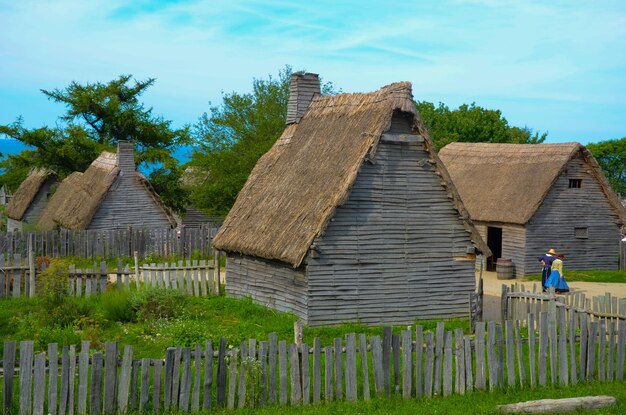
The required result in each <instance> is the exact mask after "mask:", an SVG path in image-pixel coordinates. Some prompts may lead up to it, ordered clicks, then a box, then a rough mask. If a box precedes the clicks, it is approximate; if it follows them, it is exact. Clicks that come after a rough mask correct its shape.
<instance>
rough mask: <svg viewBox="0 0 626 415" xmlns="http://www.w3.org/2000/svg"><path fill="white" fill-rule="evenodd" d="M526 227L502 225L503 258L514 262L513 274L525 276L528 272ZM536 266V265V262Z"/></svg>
mask: <svg viewBox="0 0 626 415" xmlns="http://www.w3.org/2000/svg"><path fill="white" fill-rule="evenodd" d="M525 253H526V229H525V228H524V227H523V226H519V225H504V226H502V258H509V259H511V260H512V262H513V275H515V276H516V277H523V276H524V275H525V274H524V273H525V272H526V263H525ZM534 265H535V268H537V267H536V264H534Z"/></svg>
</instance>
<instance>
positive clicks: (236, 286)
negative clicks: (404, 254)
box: [226, 254, 307, 321]
mask: <svg viewBox="0 0 626 415" xmlns="http://www.w3.org/2000/svg"><path fill="white" fill-rule="evenodd" d="M226 280H227V281H228V284H226V293H227V294H228V295H229V296H231V297H235V298H243V297H251V298H252V299H253V300H254V301H255V302H257V303H259V304H263V305H265V306H267V307H271V308H274V309H276V310H279V311H288V312H292V313H294V314H295V315H297V316H298V317H299V318H301V319H303V320H304V321H307V281H306V277H305V271H304V269H302V268H297V269H294V268H293V267H292V266H291V265H288V264H285V263H282V262H277V261H268V260H264V259H260V258H254V257H249V256H244V255H236V254H228V267H227V268H226Z"/></svg>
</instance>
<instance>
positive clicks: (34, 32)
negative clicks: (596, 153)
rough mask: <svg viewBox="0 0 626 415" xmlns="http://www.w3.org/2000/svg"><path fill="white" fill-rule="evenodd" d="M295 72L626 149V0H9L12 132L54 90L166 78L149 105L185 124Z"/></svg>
mask: <svg viewBox="0 0 626 415" xmlns="http://www.w3.org/2000/svg"><path fill="white" fill-rule="evenodd" d="M544 3H545V4H544ZM285 64H289V65H291V66H292V67H294V68H295V69H303V68H304V69H307V70H308V71H311V72H316V73H319V74H320V75H321V76H322V77H323V78H324V80H326V81H332V82H333V83H334V84H335V85H336V86H337V87H338V88H341V89H342V90H343V91H344V92H361V91H372V90H375V89H377V88H379V87H381V86H383V85H386V84H388V83H391V82H395V81H401V80H407V81H411V82H412V83H413V94H414V97H415V99H416V100H427V101H432V102H439V101H441V102H444V103H446V104H447V105H449V106H455V107H456V106H458V105H459V104H462V103H470V102H473V101H475V102H476V103H477V104H478V105H481V106H485V107H488V108H497V109H501V110H502V112H503V113H504V115H505V116H506V118H507V119H508V120H509V122H510V123H511V124H512V125H517V126H524V125H527V126H529V127H531V128H534V129H537V130H540V131H548V133H549V136H548V141H550V142H563V141H580V142H582V143H587V142H595V141H600V140H606V139H614V138H621V137H624V136H626V122H625V121H626V2H624V1H623V0H618V1H611V0H606V1H602V2H599V1H575V0H573V1H550V2H544V1H512V0H510V1H509V0H443V1H405V2H398V1H363V0H361V1H358V2H357V1H342V2H338V1H306V2H299V1H298V2H287V1H269V0H259V1H238V0H229V1H222V0H213V1H199V0H189V1H122V0H90V1H80V0H61V1H31V0H20V1H19V2H18V1H14V0H0V124H4V123H9V122H12V121H14V120H15V119H16V118H17V117H18V116H20V115H21V116H23V117H24V121H25V124H26V125H27V126H29V127H37V126H41V125H43V124H53V123H54V122H55V119H56V117H57V116H58V115H59V114H60V113H61V112H62V111H63V108H62V107H60V106H59V105H58V104H53V103H51V102H49V101H47V100H46V98H45V97H44V96H43V95H42V94H41V93H40V92H39V89H41V88H43V89H52V88H62V87H64V86H66V85H67V84H69V83H70V82H71V81H73V80H75V81H79V82H95V81H101V82H106V81H108V80H111V79H113V78H114V77H116V76H117V75H119V74H123V73H124V74H126V73H130V74H133V75H134V76H135V77H137V78H138V79H145V78H148V77H154V78H157V82H156V85H155V86H154V87H152V88H151V89H150V90H149V91H148V92H147V93H146V94H145V95H144V101H145V102H146V103H147V104H148V105H150V106H153V107H154V111H155V113H156V114H160V115H163V116H164V117H165V118H166V119H171V120H173V121H174V124H175V125H176V126H180V125H183V124H185V123H193V122H195V121H196V120H197V118H198V117H199V116H200V115H201V114H202V113H203V112H205V111H206V110H207V109H208V102H209V101H211V102H213V103H214V104H216V103H219V102H220V98H221V92H222V91H226V92H230V91H237V92H246V91H248V90H249V89H250V88H251V81H252V78H254V77H257V78H259V77H263V78H264V77H267V75H269V74H277V73H278V71H279V69H281V68H283V67H284V65H285ZM0 145H1V143H0Z"/></svg>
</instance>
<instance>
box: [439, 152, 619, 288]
mask: <svg viewBox="0 0 626 415" xmlns="http://www.w3.org/2000/svg"><path fill="white" fill-rule="evenodd" d="M439 157H441V160H442V161H443V162H444V164H445V165H446V168H447V169H448V171H449V172H450V176H451V177H452V181H453V182H454V184H455V186H456V187H457V189H458V190H459V193H460V194H461V198H462V199H463V202H464V204H465V207H466V208H467V210H468V211H469V213H470V216H471V218H472V220H473V221H474V224H475V225H476V227H477V228H478V230H479V231H480V232H481V235H482V236H483V238H485V240H486V241H487V243H488V245H489V247H490V249H491V251H492V252H493V256H494V258H500V257H503V258H510V259H512V261H513V266H514V273H515V275H517V276H523V275H526V274H531V273H537V272H540V267H539V263H538V261H537V256H539V255H541V254H543V253H545V252H546V251H547V250H548V249H549V248H555V249H556V250H557V251H559V252H563V253H565V254H566V255H567V264H566V267H567V268H568V269H581V270H582V269H617V260H618V256H617V248H618V240H619V235H620V227H621V226H622V225H624V224H626V209H624V206H622V204H621V203H620V201H619V199H618V198H617V195H616V194H615V193H614V192H613V190H612V189H611V187H610V185H609V183H608V182H607V180H606V178H605V177H604V175H603V173H602V169H601V168H600V166H599V165H598V163H597V162H596V160H595V159H594V157H593V155H592V154H591V153H590V152H589V150H587V149H586V148H585V147H584V146H582V145H581V144H578V143H564V144H488V143H451V144H448V145H447V146H446V147H444V148H443V149H441V151H440V152H439Z"/></svg>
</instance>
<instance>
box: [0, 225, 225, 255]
mask: <svg viewBox="0 0 626 415" xmlns="http://www.w3.org/2000/svg"><path fill="white" fill-rule="evenodd" d="M217 231H218V228H217V227H215V226H214V225H206V226H202V227H196V228H189V229H187V228H182V229H180V230H176V229H164V228H161V229H135V228H130V229H117V230H99V231H96V230H83V231H68V230H56V231H34V232H23V233H22V232H10V233H6V232H0V253H3V254H4V255H5V256H10V257H13V255H15V254H19V255H21V256H24V257H26V256H28V239H29V238H31V237H32V238H33V249H34V253H35V256H49V257H55V258H56V257H66V256H78V257H82V258H92V257H101V258H116V257H124V256H126V257H132V256H133V255H134V252H135V251H137V252H138V254H139V257H140V258H143V257H145V256H148V255H158V256H169V255H176V256H182V257H188V256H191V255H192V254H194V253H200V254H203V255H209V254H210V253H211V241H212V239H213V237H214V236H215V235H216V234H217Z"/></svg>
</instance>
